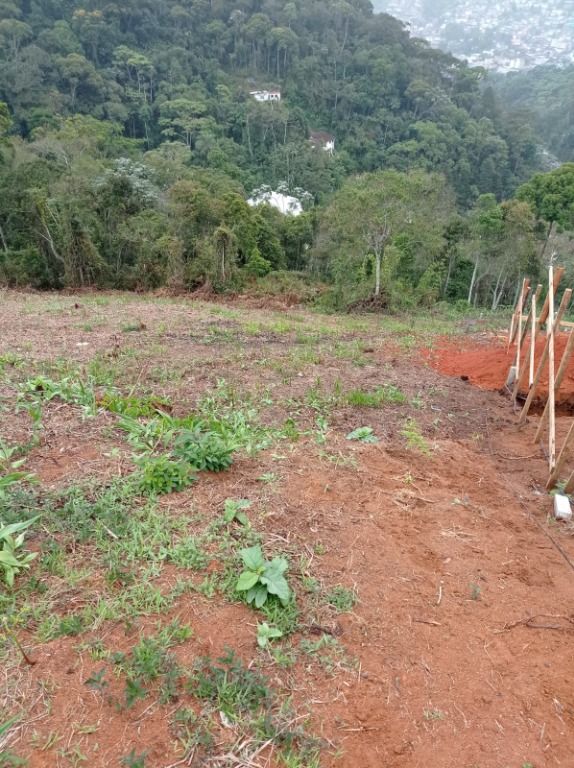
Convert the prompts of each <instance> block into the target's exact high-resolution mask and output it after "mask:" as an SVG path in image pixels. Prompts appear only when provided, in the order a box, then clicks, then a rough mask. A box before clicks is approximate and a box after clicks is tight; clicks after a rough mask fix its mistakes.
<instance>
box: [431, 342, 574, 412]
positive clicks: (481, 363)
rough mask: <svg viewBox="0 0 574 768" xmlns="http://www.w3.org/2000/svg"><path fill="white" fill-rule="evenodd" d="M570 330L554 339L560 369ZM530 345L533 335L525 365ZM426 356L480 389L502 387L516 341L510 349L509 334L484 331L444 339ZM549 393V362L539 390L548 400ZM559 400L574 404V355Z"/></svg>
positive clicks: (541, 345)
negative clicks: (481, 333)
mask: <svg viewBox="0 0 574 768" xmlns="http://www.w3.org/2000/svg"><path fill="white" fill-rule="evenodd" d="M568 336H569V334H566V333H560V334H557V335H556V337H555V341H554V349H555V353H554V354H555V366H556V371H558V367H559V365H560V361H561V359H562V354H563V352H564V348H565V346H566V342H567V341H568ZM545 344H546V336H545V335H542V334H541V335H540V336H539V338H538V339H537V341H536V356H535V363H534V366H535V367H534V370H535V371H536V367H537V366H538V363H539V361H540V359H541V357H542V353H543V351H544V346H545ZM529 345H530V337H528V336H527V337H526V339H525V340H524V345H523V347H522V358H521V365H522V366H524V365H525V362H524V361H525V360H526V355H527V350H528V349H529ZM426 357H427V360H428V362H429V363H430V365H431V366H432V367H433V368H435V369H436V370H438V371H440V372H441V373H444V374H446V375H447V376H457V377H459V378H462V379H464V380H465V381H469V382H470V383H471V384H474V386H476V387H480V389H488V390H500V389H502V388H503V387H504V385H505V383H506V379H507V376H508V372H509V370H510V366H511V365H514V362H515V359H516V345H513V346H512V347H511V348H510V350H509V351H508V352H507V351H506V338H505V337H502V336H494V335H484V336H481V337H476V336H475V337H469V338H459V339H456V341H453V340H452V339H442V340H440V341H439V342H438V343H437V347H436V348H435V349H431V350H428V352H427V353H426ZM527 390H528V381H527V382H526V386H523V387H522V392H521V394H526V392H527ZM547 396H548V365H547V364H546V365H545V367H544V371H543V373H542V377H541V379H540V384H539V385H538V388H537V390H536V399H537V400H545V399H546V397H547ZM556 402H557V403H561V404H574V355H573V356H572V358H571V359H570V362H569V364H568V370H567V372H566V375H565V376H564V379H563V380H562V384H561V386H560V392H559V393H558V396H557V398H556Z"/></svg>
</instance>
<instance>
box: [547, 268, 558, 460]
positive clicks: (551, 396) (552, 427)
mask: <svg viewBox="0 0 574 768" xmlns="http://www.w3.org/2000/svg"><path fill="white" fill-rule="evenodd" d="M548 296H549V298H550V300H549V302H548V322H547V324H546V333H547V334H548V403H547V405H548V465H549V467H550V471H551V472H552V470H553V469H554V467H555V466H556V393H555V391H554V386H555V381H556V369H555V368H554V267H553V266H552V264H551V265H550V266H549V267H548Z"/></svg>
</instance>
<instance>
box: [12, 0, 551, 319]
mask: <svg viewBox="0 0 574 768" xmlns="http://www.w3.org/2000/svg"><path fill="white" fill-rule="evenodd" d="M1 16H2V21H0V100H3V102H4V103H5V106H4V107H2V110H3V111H2V112H0V117H1V120H0V132H1V135H2V137H3V138H2V139H1V141H2V149H1V164H0V248H1V251H0V252H1V254H2V255H1V259H0V277H1V279H2V280H3V282H4V283H7V284H9V285H32V286H35V287H38V288H59V287H63V286H70V287H84V286H92V285H94V286H102V287H120V288H131V289H133V288H137V289H150V288H156V287H159V286H162V285H167V286H168V287H170V288H172V289H193V288H196V287H199V286H203V285H209V286H210V287H211V288H213V289H216V290H222V289H230V288H232V289H238V288H241V287H242V286H244V285H245V283H246V282H249V281H251V282H253V281H255V280H258V279H260V278H263V277H265V276H266V275H267V274H268V273H270V272H273V273H277V272H278V271H285V270H289V271H295V272H297V273H299V274H300V275H301V274H303V275H304V276H305V279H308V278H309V276H314V277H315V278H317V279H320V280H321V281H327V283H330V284H332V285H333V290H332V291H330V292H329V294H328V297H327V301H328V302H329V303H330V304H331V305H332V306H334V307H340V306H348V305H349V304H352V303H353V302H355V301H362V300H364V299H365V298H366V297H368V296H369V295H371V294H373V293H374V294H375V295H376V296H377V297H380V301H381V302H382V303H383V304H385V305H389V304H392V303H393V302H394V303H397V302H399V303H401V302H402V303H414V302H423V303H429V302H433V301H435V300H436V299H438V298H446V299H453V300H457V299H464V300H469V301H473V302H475V303H481V304H482V303H485V304H491V305H492V306H497V305H498V304H499V303H500V302H501V301H504V300H507V299H508V300H511V298H512V294H513V291H514V281H515V277H516V276H517V275H519V274H521V273H522V272H523V271H525V270H527V269H528V270H530V271H531V272H532V273H535V272H536V270H537V268H538V266H537V259H536V252H537V249H538V244H537V243H536V235H537V230H536V226H537V218H536V214H537V212H536V211H533V210H532V208H531V207H529V205H528V204H527V203H522V202H516V201H511V202H507V203H502V202H501V201H503V200H504V199H507V198H509V197H511V196H512V194H513V193H514V191H515V189H516V188H517V186H518V185H519V184H520V183H521V182H524V181H525V180H527V179H528V178H529V177H530V176H531V175H532V173H533V172H535V171H536V170H537V168H538V158H537V150H536V142H535V140H534V138H533V136H532V134H531V132H530V129H529V128H528V126H527V124H525V122H524V121H523V120H520V119H518V118H517V117H516V116H513V115H512V114H508V113H506V112H505V111H504V110H502V109H501V108H500V107H499V105H498V104H497V103H496V99H495V97H494V95H493V92H492V91H491V90H489V89H487V90H486V91H484V92H483V91H482V90H481V80H482V77H483V72H482V70H479V69H470V68H468V67H467V66H466V65H465V64H464V63H462V62H459V61H457V60H456V59H454V58H452V57H451V56H449V55H446V54H443V53H441V52H439V51H436V50H433V49H431V48H430V47H429V46H428V45H427V44H426V43H425V42H424V41H421V40H417V39H413V38H411V37H410V36H409V34H408V32H407V31H406V29H405V28H404V26H403V25H402V24H401V22H399V21H397V20H396V19H393V18H391V17H390V16H387V15H383V14H374V13H373V10H372V6H371V5H370V3H369V2H363V0H354V2H337V3H333V2H324V1H323V0H306V1H305V2H289V3H277V2H255V1H253V2H247V1H246V2H239V3H238V2H233V3H231V2H221V1H219V2H218V0H214V1H213V2H211V3H208V2H207V0H193V1H192V2H188V1H185V2H180V3H176V2H173V1H172V0H163V2H156V1H155V0H154V2H151V0H143V2H142V1H141V0H138V2H135V1H134V2H125V3H122V4H121V6H118V5H110V4H108V3H103V2H98V1H97V0H95V1H94V2H90V3H80V2H76V1H75V0H67V1H62V2H58V1H57V0H54V1H53V2H50V3H43V2H34V0H28V1H27V2H23V3H20V4H18V5H16V4H14V3H12V2H10V0H4V2H2V13H1ZM265 88H274V89H280V90H281V96H282V98H281V101H280V102H278V103H259V102H257V101H256V100H255V99H254V98H253V96H251V95H250V91H253V90H256V89H265ZM314 131H323V132H329V133H330V134H332V135H333V137H334V138H335V141H336V150H335V152H334V154H330V153H328V152H324V151H322V149H321V148H320V147H316V146H313V144H312V143H311V142H310V141H309V136H310V133H311V132H314ZM261 185H268V187H269V188H272V189H280V190H282V191H283V192H284V193H287V194H289V195H293V196H295V197H297V198H298V199H300V200H301V201H302V203H303V208H304V212H303V214H302V215H301V216H298V217H292V216H283V215H281V214H280V213H279V212H278V211H276V210H274V209H271V208H270V207H269V206H262V207H259V208H251V207H249V205H248V204H247V202H246V200H247V198H248V197H249V196H250V195H251V194H252V193H253V191H254V190H255V189H258V188H260V187H261ZM430 189H432V196H431V197H432V201H433V202H432V205H431V204H430V202H428V198H427V191H428V190H430ZM361 190H362V191H361ZM359 191H361V194H362V195H363V200H364V202H366V205H364V204H361V205H360V206H359V207H358V208H357V206H355V210H356V214H357V215H356V216H355V217H354V220H353V224H354V227H351V228H350V229H349V228H345V233H344V237H341V236H339V235H337V233H338V232H339V233H340V232H341V227H340V222H341V219H340V217H339V212H340V211H346V210H348V209H349V208H348V203H349V201H350V199H351V198H353V199H355V201H356V196H357V194H358V192H359ZM421 196H422V197H421ZM422 198H424V199H425V200H427V203H425V204H424V205H422V204H421V203H422ZM374 200H378V201H379V204H378V205H377V206H374V208H373V206H370V205H369V203H370V202H371V201H374ZM352 207H353V206H351V208H352ZM381 211H382V212H383V213H382V215H381ZM414 211H416V212H417V215H416V216H414V215H413V212H414ZM469 211H470V213H469ZM357 217H358V218H357ZM363 217H365V220H364V222H363ZM485 228H486V230H487V231H486V230H485ZM351 229H353V231H354V234H353V233H352V232H351ZM541 231H545V228H544V227H542V229H541ZM517 232H518V233H519V237H515V234H516V233H517ZM327 246H328V247H327ZM277 279H278V278H277V276H276V275H275V278H274V279H271V278H269V279H268V282H269V281H271V282H274V284H275V285H277Z"/></svg>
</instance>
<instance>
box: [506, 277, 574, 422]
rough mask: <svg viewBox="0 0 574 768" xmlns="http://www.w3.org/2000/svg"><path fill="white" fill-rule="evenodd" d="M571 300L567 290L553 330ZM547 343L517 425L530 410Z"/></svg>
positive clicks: (544, 362) (545, 355)
mask: <svg viewBox="0 0 574 768" xmlns="http://www.w3.org/2000/svg"><path fill="white" fill-rule="evenodd" d="M571 298H572V289H571V288H567V289H566V290H565V291H564V295H563V296H562V301H561V302H560V307H559V309H558V314H557V315H556V320H555V321H554V328H558V327H559V326H560V320H562V317H563V315H564V312H566V309H567V308H568V304H570V299H571ZM553 303H554V302H553ZM548 341H549V340H548V338H547V339H546V344H545V345H544V351H543V352H542V358H541V359H540V362H539V363H538V368H537V369H536V373H535V374H534V381H533V382H532V386H531V387H530V389H529V391H528V397H527V398H526V402H525V403H524V407H523V408H522V411H521V412H520V417H519V419H518V423H519V424H524V422H525V421H526V417H527V416H528V411H529V410H530V406H531V405H532V401H533V400H534V395H535V394H536V389H537V387H538V384H539V382H540V377H541V376H542V371H543V370H544V366H545V365H546V361H547V360H548Z"/></svg>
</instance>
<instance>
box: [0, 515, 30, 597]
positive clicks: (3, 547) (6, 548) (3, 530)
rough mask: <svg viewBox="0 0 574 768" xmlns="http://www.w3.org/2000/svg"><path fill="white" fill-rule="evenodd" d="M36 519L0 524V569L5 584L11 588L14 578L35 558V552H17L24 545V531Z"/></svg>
mask: <svg viewBox="0 0 574 768" xmlns="http://www.w3.org/2000/svg"><path fill="white" fill-rule="evenodd" d="M37 519H38V518H37V517H34V518H32V519H31V520H26V521H25V522H21V523H12V524H11V525H2V524H1V523H0V569H1V570H2V571H3V572H4V579H5V581H6V584H7V585H8V586H9V587H11V586H13V584H14V578H15V576H16V575H17V574H18V573H19V572H20V571H22V570H25V569H27V568H29V567H30V563H31V562H32V560H34V558H35V557H37V554H38V553H37V552H26V553H25V554H23V553H21V552H19V550H20V549H21V548H22V545H23V544H24V536H25V533H24V531H25V530H26V528H28V527H29V526H30V525H32V523H35V522H36V520H37Z"/></svg>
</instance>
